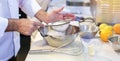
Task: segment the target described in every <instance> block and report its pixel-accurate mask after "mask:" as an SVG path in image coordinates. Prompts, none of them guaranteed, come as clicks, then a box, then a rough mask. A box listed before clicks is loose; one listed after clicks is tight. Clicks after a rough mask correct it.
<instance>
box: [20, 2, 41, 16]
mask: <svg viewBox="0 0 120 61" xmlns="http://www.w3.org/2000/svg"><path fill="white" fill-rule="evenodd" d="M19 6H20V8H21V9H22V10H23V11H24V12H25V13H26V14H27V15H29V16H31V17H33V16H34V15H35V14H36V13H37V12H38V11H39V10H40V9H41V7H40V6H39V4H38V3H37V2H36V0H19Z"/></svg>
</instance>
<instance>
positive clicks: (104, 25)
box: [99, 23, 107, 30]
mask: <svg viewBox="0 0 120 61" xmlns="http://www.w3.org/2000/svg"><path fill="white" fill-rule="evenodd" d="M106 26H107V24H105V23H102V24H100V26H99V29H100V30H101V29H104V28H105V27H106Z"/></svg>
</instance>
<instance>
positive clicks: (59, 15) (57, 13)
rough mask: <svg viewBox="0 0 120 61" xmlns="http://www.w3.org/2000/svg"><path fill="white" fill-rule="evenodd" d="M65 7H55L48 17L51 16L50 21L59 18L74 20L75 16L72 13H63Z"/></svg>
mask: <svg viewBox="0 0 120 61" xmlns="http://www.w3.org/2000/svg"><path fill="white" fill-rule="evenodd" d="M63 9H64V7H62V8H59V9H54V10H53V11H51V12H50V13H48V17H49V18H50V19H49V21H48V22H55V21H59V20H65V19H71V20H74V19H75V16H74V15H73V14H71V13H61V12H62V10H63Z"/></svg>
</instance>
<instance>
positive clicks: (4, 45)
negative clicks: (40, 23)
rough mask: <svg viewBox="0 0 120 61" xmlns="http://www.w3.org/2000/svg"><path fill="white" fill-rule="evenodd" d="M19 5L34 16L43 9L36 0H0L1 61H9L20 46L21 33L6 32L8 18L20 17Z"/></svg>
mask: <svg viewBox="0 0 120 61" xmlns="http://www.w3.org/2000/svg"><path fill="white" fill-rule="evenodd" d="M19 7H20V8H21V9H22V10H23V11H24V12H25V13H26V14H28V15H29V16H32V17H33V16H34V15H35V13H37V12H38V11H39V10H40V9H41V7H40V6H39V5H38V4H37V3H36V1H35V0H0V61H7V60H8V59H10V58H11V57H12V56H14V55H16V54H17V52H18V50H19V48H20V39H19V33H18V32H15V31H14V32H5V30H6V28H7V26H8V18H19Z"/></svg>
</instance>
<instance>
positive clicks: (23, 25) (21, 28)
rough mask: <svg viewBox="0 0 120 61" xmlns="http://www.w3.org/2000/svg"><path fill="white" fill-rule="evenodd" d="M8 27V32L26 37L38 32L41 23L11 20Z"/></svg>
mask: <svg viewBox="0 0 120 61" xmlns="http://www.w3.org/2000/svg"><path fill="white" fill-rule="evenodd" d="M8 24H9V25H8V27H7V29H6V31H18V32H20V33H21V34H24V35H31V34H32V33H33V32H34V31H35V30H37V29H38V28H39V27H40V26H43V25H42V24H40V22H38V21H37V22H36V21H31V20H29V19H19V20H16V19H9V23H8Z"/></svg>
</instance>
